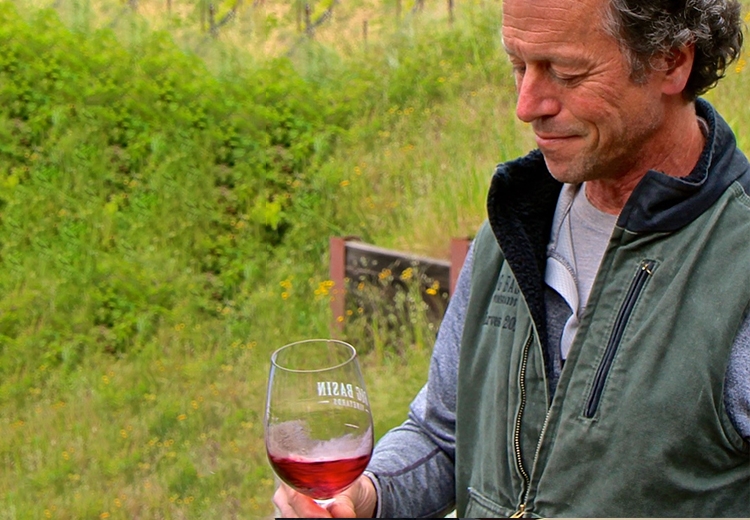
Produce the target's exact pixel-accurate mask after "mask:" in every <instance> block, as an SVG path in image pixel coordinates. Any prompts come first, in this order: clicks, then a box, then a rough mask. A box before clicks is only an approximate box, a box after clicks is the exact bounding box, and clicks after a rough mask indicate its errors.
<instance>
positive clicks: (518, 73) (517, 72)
mask: <svg viewBox="0 0 750 520" xmlns="http://www.w3.org/2000/svg"><path fill="white" fill-rule="evenodd" d="M511 65H512V66H513V78H515V80H516V84H518V82H519V80H521V79H523V75H524V74H526V64H524V63H512V64H511Z"/></svg>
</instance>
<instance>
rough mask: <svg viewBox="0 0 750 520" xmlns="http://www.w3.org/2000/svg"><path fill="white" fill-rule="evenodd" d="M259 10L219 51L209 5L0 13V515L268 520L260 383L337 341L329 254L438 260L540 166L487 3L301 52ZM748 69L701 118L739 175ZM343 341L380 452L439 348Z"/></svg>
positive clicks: (419, 341)
mask: <svg viewBox="0 0 750 520" xmlns="http://www.w3.org/2000/svg"><path fill="white" fill-rule="evenodd" d="M256 4H257V5H253V6H246V7H245V8H244V9H243V10H242V11H240V12H239V14H238V15H237V17H236V20H235V21H233V22H230V23H228V24H226V25H225V26H222V27H221V29H220V32H219V35H218V38H213V37H211V36H208V33H207V32H205V31H203V32H202V31H201V29H200V25H201V23H202V22H201V16H202V13H204V12H205V11H203V10H201V9H200V6H204V5H205V4H203V3H196V4H194V5H192V4H191V5H190V6H184V5H178V4H176V3H175V4H174V5H173V6H172V12H171V13H169V14H168V15H165V14H164V13H161V14H159V13H156V14H154V13H155V12H156V4H155V3H153V4H149V3H147V2H141V3H140V5H139V6H138V9H139V11H138V12H137V13H133V12H132V9H131V8H130V7H128V6H124V5H123V4H120V3H112V4H108V3H106V2H104V1H102V2H99V3H97V4H96V5H92V4H90V3H88V2H58V3H57V9H58V10H57V11H53V10H49V9H41V8H39V6H34V5H32V3H31V2H27V3H24V2H18V3H7V2H5V3H0V49H2V52H0V289H2V292H0V464H1V465H2V466H1V467H2V469H1V470H0V518H47V517H49V518H134V517H138V518H183V517H187V518H228V517H239V518H247V517H260V516H269V515H271V514H272V511H273V510H272V506H271V504H270V496H271V493H272V489H273V476H272V472H271V470H270V468H269V466H268V464H267V462H266V457H265V450H264V444H263V428H262V414H263V405H264V402H263V401H264V397H265V385H266V377H267V371H268V359H269V355H270V352H271V351H272V350H274V349H275V348H277V347H278V346H281V345H282V344H284V343H286V342H289V341H293V340H296V339H301V338H305V337H313V336H327V335H329V334H330V332H329V323H330V321H331V316H330V311H329V310H328V304H329V298H330V296H331V290H332V287H331V284H330V282H329V281H328V280H327V267H328V266H327V246H328V237H329V236H331V235H359V236H361V237H362V238H364V239H365V240H367V241H370V242H373V243H377V244H379V245H382V246H386V247H395V248H399V249H404V250H409V251H413V252H415V253H420V254H427V255H431V256H445V254H446V253H447V248H448V244H449V239H450V237H451V236H461V235H471V234H472V233H473V232H474V231H475V229H476V228H477V226H478V225H479V223H480V222H481V221H482V219H483V216H484V209H483V208H484V195H485V190H486V187H487V185H488V182H489V177H490V174H491V172H492V168H493V166H494V164H495V163H496V162H498V161H501V160H505V159H508V158H511V157H514V156H517V155H519V154H522V153H524V152H525V151H526V149H527V148H528V147H530V146H531V144H532V142H531V140H530V139H528V130H527V129H525V128H523V127H522V126H521V125H519V124H518V123H516V121H515V118H514V114H513V106H512V105H513V89H512V81H511V78H510V74H509V71H508V66H507V63H506V62H505V60H504V58H503V57H502V52H501V45H500V41H499V33H498V27H499V4H498V3H494V2H481V1H479V0H476V1H472V2H470V3H467V4H466V5H462V4H459V5H458V7H457V12H456V18H455V21H454V23H453V24H449V23H448V19H447V14H446V13H445V12H441V10H439V9H438V8H437V7H435V6H432V7H426V8H425V11H423V12H421V13H418V15H417V14H410V13H408V12H407V6H404V13H402V17H401V21H400V22H398V23H391V22H388V21H389V20H395V9H396V4H395V3H394V2H383V5H375V4H368V3H366V2H359V3H354V4H352V6H340V7H336V9H340V11H336V13H337V15H336V17H335V18H334V20H333V21H331V22H328V25H326V24H325V23H324V24H321V25H320V27H319V28H318V29H317V32H316V35H315V39H312V40H311V39H308V38H306V37H301V36H300V35H299V33H297V31H296V27H295V24H296V18H295V11H293V10H291V9H284V8H283V6H284V5H286V4H281V3H280V4H276V3H274V2H272V1H271V0H267V1H266V3H265V4H263V5H261V4H262V3H261V2H256ZM233 5H234V4H233V3H227V5H222V4H219V11H218V12H217V13H216V15H215V16H216V17H217V18H216V19H217V20H219V19H221V18H222V17H223V16H224V15H225V14H226V13H227V12H228V10H230V9H231V8H232V6H233ZM294 5H296V4H294ZM329 5H330V4H328V3H325V4H323V3H318V4H316V5H314V7H315V9H314V10H313V13H312V18H313V19H316V18H317V17H318V16H319V15H320V14H321V13H323V12H324V11H325V9H326V8H327V7H328V6H329ZM409 8H410V6H409ZM441 9H444V7H443V6H441ZM365 17H369V21H370V23H369V28H370V33H369V38H368V41H367V44H366V45H365V44H364V42H363V41H362V36H361V34H360V33H359V32H358V31H360V28H361V26H362V21H363V19H367V18H365ZM115 22H116V23H115ZM203 23H206V22H205V21H204V22H203ZM337 35H346V38H341V37H337ZM290 49H292V51H291V52H289V53H288V52H287V51H289V50H290ZM744 59H745V58H743V60H742V61H741V62H740V63H739V64H737V66H736V68H734V66H733V68H732V69H731V70H730V71H728V79H727V80H726V81H725V82H724V83H723V84H722V85H721V86H720V87H719V90H717V91H716V92H715V93H712V94H711V96H710V97H711V100H712V101H713V102H715V103H716V104H717V105H718V106H719V108H720V109H721V110H723V111H724V112H725V114H726V115H727V116H729V121H730V123H731V124H732V125H733V126H734V128H735V129H736V130H737V132H738V134H739V136H740V137H741V141H740V145H741V147H742V148H743V149H744V150H746V151H748V150H750V141H749V139H750V123H748V122H749V121H750V107H749V106H748V105H747V103H746V102H745V97H746V96H744V93H745V92H747V91H748V86H749V85H748V81H749V80H748V72H747V71H744V72H743V71H742V69H743V67H744V66H745V65H744V63H745V61H744ZM403 298H404V301H403V302H402V303H403V304H404V305H407V304H408V305H412V306H414V305H415V304H414V302H415V299H414V298H413V295H412V296H409V295H408V294H407V295H404V296H403ZM410 298H411V299H410ZM384 312H387V311H384ZM355 318H356V312H355V315H354V316H352V317H349V316H346V317H344V320H345V321H346V322H350V321H351V322H353V323H352V324H351V325H350V326H349V327H348V329H347V338H348V339H349V340H351V341H352V343H353V344H355V346H359V347H360V349H361V350H362V351H363V352H364V365H365V366H364V370H365V378H366V381H367V384H368V390H369V395H370V400H371V405H372V409H373V413H374V415H375V419H376V434H377V435H382V434H383V433H384V432H385V431H386V430H387V429H388V428H390V427H391V426H393V425H395V424H397V423H398V422H400V421H401V420H402V419H403V417H404V414H405V410H406V406H407V405H408V402H409V400H410V399H411V397H412V396H413V394H414V393H415V392H416V390H417V389H418V388H419V387H420V386H421V385H422V384H423V382H424V379H425V377H426V366H427V362H428V360H429V353H430V348H431V343H432V338H433V337H434V330H433V329H432V328H431V327H430V325H429V323H428V322H427V320H424V319H422V318H420V317H418V316H417V317H415V318H414V320H413V323H412V324H411V326H410V327H406V329H403V328H402V329H398V330H392V329H391V330H389V329H388V327H387V326H385V325H384V326H383V327H381V328H379V329H373V327H368V326H366V325H363V323H362V319H361V318H359V319H355ZM386 318H387V317H384V319H383V320H382V323H383V324H386V323H387V322H388V320H387V319H386ZM370 346H374V348H373V349H372V351H370V350H369V347H370Z"/></svg>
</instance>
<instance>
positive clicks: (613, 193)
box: [586, 103, 706, 215]
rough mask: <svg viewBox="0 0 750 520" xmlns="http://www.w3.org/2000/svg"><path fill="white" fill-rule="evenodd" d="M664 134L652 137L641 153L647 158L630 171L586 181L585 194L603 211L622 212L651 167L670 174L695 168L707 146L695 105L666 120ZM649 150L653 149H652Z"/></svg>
mask: <svg viewBox="0 0 750 520" xmlns="http://www.w3.org/2000/svg"><path fill="white" fill-rule="evenodd" d="M667 120H668V121H669V123H668V124H665V125H663V128H664V130H663V131H662V132H660V133H659V134H660V136H661V137H658V136H657V137H655V138H654V139H652V141H651V143H650V144H649V146H648V149H646V150H644V152H645V153H642V154H641V155H643V156H644V157H647V158H648V159H647V160H643V161H640V162H638V163H637V164H636V166H635V167H634V168H631V169H630V172H629V173H627V174H625V175H622V176H618V177H608V178H601V179H596V180H592V181H589V182H587V183H586V197H587V198H588V199H589V202H591V204H592V205H593V206H594V207H595V208H597V209H598V210H600V211H603V212H605V213H609V214H612V215H619V214H620V211H621V210H622V208H623V207H624V206H625V203H626V202H627V201H628V199H629V198H630V194H631V193H632V192H633V190H634V189H635V187H636V186H637V185H638V183H639V182H640V181H641V179H642V178H643V177H644V176H645V175H646V172H647V171H649V170H656V171H660V172H662V173H664V174H665V175H669V176H670V177H685V176H686V175H689V174H690V172H691V171H692V170H693V168H695V165H696V164H697V163H698V160H699V159H700V156H701V153H703V148H704V146H705V142H706V138H705V137H704V135H703V131H702V129H701V126H700V124H699V123H698V118H697V116H696V114H695V105H694V104H693V103H691V104H690V105H687V106H684V107H681V110H679V111H678V112H677V113H676V114H675V117H672V118H669V119H667ZM649 149H650V150H651V151H649Z"/></svg>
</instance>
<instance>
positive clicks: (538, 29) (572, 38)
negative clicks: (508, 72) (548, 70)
mask: <svg viewBox="0 0 750 520" xmlns="http://www.w3.org/2000/svg"><path fill="white" fill-rule="evenodd" d="M607 1H608V0H504V2H503V42H504V44H505V46H506V49H507V50H508V51H509V52H511V53H522V52H524V53H525V52H533V51H534V50H542V49H547V50H549V49H554V50H555V51H556V52H559V53H571V54H575V53H577V52H580V50H588V51H591V46H592V45H594V46H598V45H601V44H602V43H603V41H604V40H608V39H611V37H609V36H607V35H606V34H605V32H604V30H603V27H604V13H605V10H606V5H607V4H606V2H607Z"/></svg>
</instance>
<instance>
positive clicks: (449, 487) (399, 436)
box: [367, 249, 750, 518]
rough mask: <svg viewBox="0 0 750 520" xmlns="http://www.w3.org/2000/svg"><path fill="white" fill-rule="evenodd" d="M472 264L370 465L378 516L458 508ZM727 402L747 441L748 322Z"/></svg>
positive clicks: (731, 368)
mask: <svg viewBox="0 0 750 520" xmlns="http://www.w3.org/2000/svg"><path fill="white" fill-rule="evenodd" d="M472 264H473V250H471V249H470V250H469V254H468V255H467V257H466V261H465V262H464V266H463V268H462V270H461V274H460V276H459V279H458V283H457V285H456V290H455V292H454V294H453V297H452V298H451V301H450V303H449V305H448V309H447V311H446V314H445V317H444V318H443V322H442V324H441V326H440V330H439V332H438V336H437V341H436V342H435V348H434V351H433V355H432V361H431V364H430V372H429V376H428V380H427V384H426V385H425V386H424V387H423V388H422V390H421V391H420V392H419V393H418V394H417V396H416V398H415V399H414V401H413V402H412V404H411V407H410V410H409V416H408V419H407V420H406V421H405V422H404V423H403V424H402V425H401V426H399V427H397V428H394V429H393V430H391V431H390V432H388V433H387V434H386V435H385V436H384V437H383V438H382V439H381V440H380V442H379V443H378V445H377V446H376V448H375V453H374V454H373V458H372V461H371V462H370V465H369V466H368V471H367V474H368V475H369V476H370V477H371V478H372V479H373V482H374V484H375V487H376V489H377V492H378V510H377V513H376V516H378V517H412V518H419V517H434V516H441V515H444V514H445V513H447V512H449V511H450V510H451V509H452V508H453V507H454V504H455V476H454V460H455V423H456V388H457V386H458V358H459V352H458V351H459V347H460V344H461V336H462V335H463V326H464V321H465V320H464V318H465V314H466V307H467V304H468V301H469V293H470V281H471V269H472ZM725 404H726V409H727V414H728V415H729V417H730V418H731V420H732V423H733V424H734V426H735V427H736V428H737V431H738V432H739V433H740V435H742V437H743V438H744V439H746V440H748V441H750V317H746V319H745V321H744V324H743V326H742V327H741V329H740V331H739V333H738V335H737V338H736V340H735V343H734V346H733V348H732V353H731V355H730V362H729V365H728V368H727V372H726V384H725Z"/></svg>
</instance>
